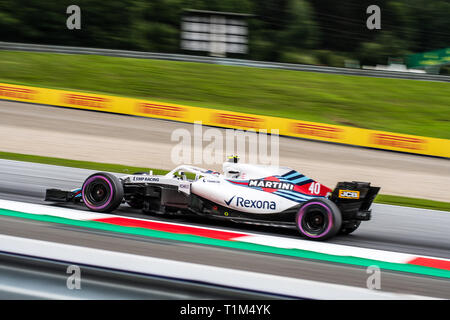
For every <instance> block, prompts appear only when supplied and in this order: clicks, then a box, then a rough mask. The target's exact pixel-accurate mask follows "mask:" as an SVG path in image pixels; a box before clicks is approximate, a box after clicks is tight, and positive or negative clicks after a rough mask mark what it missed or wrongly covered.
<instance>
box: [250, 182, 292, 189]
mask: <svg viewBox="0 0 450 320" xmlns="http://www.w3.org/2000/svg"><path fill="white" fill-rule="evenodd" d="M248 186H249V187H256V188H258V187H261V188H269V189H280V190H294V184H292V183H288V182H280V181H269V180H250V181H249V182H248Z"/></svg>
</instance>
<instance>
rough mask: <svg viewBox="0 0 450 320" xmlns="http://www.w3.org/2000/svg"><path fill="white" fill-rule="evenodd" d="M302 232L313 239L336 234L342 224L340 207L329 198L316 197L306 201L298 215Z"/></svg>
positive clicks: (321, 238) (299, 228)
mask: <svg viewBox="0 0 450 320" xmlns="http://www.w3.org/2000/svg"><path fill="white" fill-rule="evenodd" d="M295 220H296V225H297V228H298V230H299V231H300V233H301V234H302V235H303V236H305V237H307V238H308V239H312V240H326V239H329V238H331V237H333V236H335V235H336V234H337V233H338V232H339V230H340V229H341V225H342V216H341V211H340V210H339V208H338V207H337V206H336V204H334V202H332V201H331V200H329V199H326V198H315V199H311V200H309V201H307V202H305V203H304V204H303V205H302V206H301V207H300V209H299V211H298V212H297V215H296V219H295Z"/></svg>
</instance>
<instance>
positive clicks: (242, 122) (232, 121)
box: [212, 113, 264, 129]
mask: <svg viewBox="0 0 450 320" xmlns="http://www.w3.org/2000/svg"><path fill="white" fill-rule="evenodd" d="M212 120H213V121H214V122H216V123H217V124H221V125H225V126H234V127H243V128H253V129H260V128H264V119H261V118H257V117H249V116H238V115H234V114H229V113H214V115H213V117H212Z"/></svg>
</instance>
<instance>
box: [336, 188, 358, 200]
mask: <svg viewBox="0 0 450 320" xmlns="http://www.w3.org/2000/svg"><path fill="white" fill-rule="evenodd" d="M339 198H344V199H359V191H353V190H339Z"/></svg>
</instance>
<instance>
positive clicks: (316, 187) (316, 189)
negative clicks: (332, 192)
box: [308, 182, 320, 194]
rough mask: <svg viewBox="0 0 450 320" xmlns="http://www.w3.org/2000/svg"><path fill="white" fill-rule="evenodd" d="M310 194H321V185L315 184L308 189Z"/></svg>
mask: <svg viewBox="0 0 450 320" xmlns="http://www.w3.org/2000/svg"><path fill="white" fill-rule="evenodd" d="M308 190H309V193H311V194H319V193H320V183H317V182H313V183H311V185H310V186H309V188H308Z"/></svg>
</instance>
